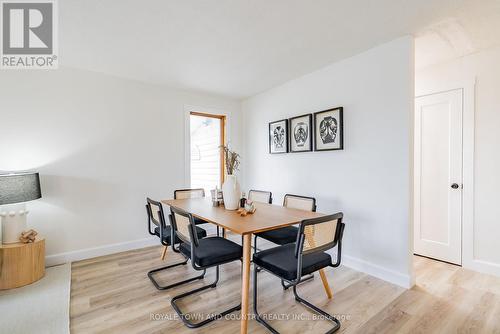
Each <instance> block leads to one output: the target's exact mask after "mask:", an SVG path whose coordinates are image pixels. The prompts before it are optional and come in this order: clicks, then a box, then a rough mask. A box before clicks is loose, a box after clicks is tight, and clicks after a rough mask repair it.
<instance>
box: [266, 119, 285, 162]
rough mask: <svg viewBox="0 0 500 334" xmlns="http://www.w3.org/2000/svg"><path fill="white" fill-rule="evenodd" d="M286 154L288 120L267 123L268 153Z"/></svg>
mask: <svg viewBox="0 0 500 334" xmlns="http://www.w3.org/2000/svg"><path fill="white" fill-rule="evenodd" d="M287 152H288V120H286V119H282V120H280V121H276V122H271V123H269V153H271V154H275V153H287Z"/></svg>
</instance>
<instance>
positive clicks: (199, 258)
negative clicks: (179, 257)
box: [179, 237, 243, 267]
mask: <svg viewBox="0 0 500 334" xmlns="http://www.w3.org/2000/svg"><path fill="white" fill-rule="evenodd" d="M179 250H180V251H181V252H182V253H183V254H184V255H185V256H187V257H189V258H190V259H191V245H188V244H185V243H182V244H181V246H180V247H179ZM242 256H243V249H242V247H241V246H240V245H238V244H236V243H234V242H232V241H230V240H227V239H224V238H221V237H209V238H205V239H200V240H199V244H198V247H197V248H196V264H197V265H198V266H200V267H206V266H212V265H216V264H217V263H224V262H228V261H234V260H238V259H240V258H241V257H242Z"/></svg>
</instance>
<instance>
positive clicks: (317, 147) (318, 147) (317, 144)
mask: <svg viewBox="0 0 500 334" xmlns="http://www.w3.org/2000/svg"><path fill="white" fill-rule="evenodd" d="M337 113H338V116H337V117H333V118H335V120H337V132H336V138H337V137H338V144H337V143H335V144H333V143H324V139H322V138H321V133H318V132H319V131H318V126H319V125H320V124H318V122H321V120H319V118H320V117H323V115H325V114H327V115H328V114H329V115H330V117H332V115H335V114H337ZM327 117H328V116H327ZM336 138H334V139H333V140H334V142H335V141H336ZM343 149H344V108H343V107H336V108H331V109H327V110H322V111H318V112H315V113H314V151H337V150H343Z"/></svg>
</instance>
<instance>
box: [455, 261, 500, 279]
mask: <svg viewBox="0 0 500 334" xmlns="http://www.w3.org/2000/svg"><path fill="white" fill-rule="evenodd" d="M463 267H464V268H465V269H470V270H474V271H477V272H480V273H483V274H489V275H495V276H500V265H499V264H497V263H494V262H489V261H484V260H477V259H474V260H472V261H465V260H464V263H463Z"/></svg>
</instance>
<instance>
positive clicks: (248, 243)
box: [240, 234, 252, 334]
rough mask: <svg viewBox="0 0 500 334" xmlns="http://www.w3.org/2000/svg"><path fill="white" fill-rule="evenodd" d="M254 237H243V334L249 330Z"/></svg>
mask: <svg viewBox="0 0 500 334" xmlns="http://www.w3.org/2000/svg"><path fill="white" fill-rule="evenodd" d="M251 248H252V235H251V234H245V235H243V264H242V265H243V276H242V279H241V330H240V333H241V334H246V333H247V329H248V295H249V294H250V256H251V252H250V250H251Z"/></svg>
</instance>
